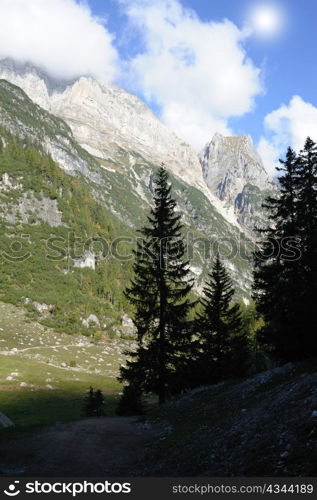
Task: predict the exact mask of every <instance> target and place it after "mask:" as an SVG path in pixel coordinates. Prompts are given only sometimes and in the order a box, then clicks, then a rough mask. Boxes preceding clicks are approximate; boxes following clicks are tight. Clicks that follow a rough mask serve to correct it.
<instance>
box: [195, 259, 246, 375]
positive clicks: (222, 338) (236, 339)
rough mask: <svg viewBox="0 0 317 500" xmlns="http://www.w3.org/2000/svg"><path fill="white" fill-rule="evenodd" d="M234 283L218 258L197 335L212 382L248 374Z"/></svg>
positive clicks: (206, 370) (204, 364) (206, 288)
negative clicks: (245, 366) (230, 376)
mask: <svg viewBox="0 0 317 500" xmlns="http://www.w3.org/2000/svg"><path fill="white" fill-rule="evenodd" d="M233 295H234V289H233V286H232V282H231V279H230V277H229V275H228V273H227V272H226V270H225V267H224V266H223V264H222V262H221V260H220V257H219V255H217V257H216V260H215V263H214V265H213V268H212V271H211V273H210V274H209V280H208V281H207V283H206V285H205V287H204V298H203V299H202V300H201V303H202V312H201V313H200V314H199V315H198V318H197V322H196V325H197V331H198V334H199V337H200V344H201V350H202V365H201V367H202V369H203V370H204V372H205V376H206V377H207V379H209V380H213V379H215V380H219V379H223V378H224V377H226V376H229V375H239V374H241V375H242V374H243V373H244V365H245V360H246V359H245V358H246V346H247V341H246V337H245V335H244V333H243V332H242V330H241V324H242V323H241V315H240V310H239V306H238V305H237V304H235V305H232V304H231V301H232V298H233Z"/></svg>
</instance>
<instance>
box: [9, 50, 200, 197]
mask: <svg viewBox="0 0 317 500" xmlns="http://www.w3.org/2000/svg"><path fill="white" fill-rule="evenodd" d="M0 78H2V79H6V80H8V81H10V82H11V83H14V84H15V85H17V86H19V87H21V88H22V89H23V90H24V91H25V93H26V94H27V95H28V96H29V97H30V98H31V99H32V100H33V102H35V103H36V104H38V105H40V106H41V107H43V108H44V109H46V110H47V111H49V112H51V113H52V114H54V115H56V116H58V117H60V118H62V119H63V120H65V121H66V122H67V123H68V124H69V125H70V127H71V129H72V131H73V134H74V136H75V138H76V140H77V141H78V143H79V144H81V145H82V146H83V147H84V148H85V149H86V150H87V151H88V152H90V153H91V154H92V155H94V156H96V157H98V158H101V159H103V160H110V161H111V160H113V159H116V157H117V155H118V153H120V150H121V149H124V150H125V151H130V152H132V153H134V152H137V153H138V154H139V155H140V156H142V158H143V159H144V160H146V161H149V162H151V163H154V164H158V165H159V164H160V163H162V162H163V163H165V164H166V165H167V166H168V167H169V168H170V170H172V171H173V173H174V174H176V175H178V176H180V177H181V178H183V179H184V180H185V181H187V182H189V183H190V184H192V185H195V186H196V187H200V188H202V189H204V188H205V185H204V181H203V177H202V172H201V167H200V163H199V159H198V157H197V155H196V153H195V151H194V150H193V149H192V148H191V147H190V146H189V145H188V144H185V143H184V142H183V141H182V140H181V139H179V138H178V137H177V136H176V135H175V134H174V133H173V132H171V131H170V130H169V129H168V128H167V127H166V126H165V125H163V124H162V123H161V122H160V121H159V120H158V119H157V118H156V116H155V115H154V114H153V112H152V111H151V110H150V109H149V108H148V107H147V106H146V105H145V104H144V103H143V102H142V101H141V100H140V99H139V98H138V97H136V96H134V95H132V94H130V93H128V92H126V91H125V90H123V89H121V88H119V87H116V86H114V85H108V86H105V85H101V84H100V83H98V82H97V81H96V80H94V79H93V78H90V77H84V76H83V77H81V78H79V79H78V80H75V81H72V82H65V81H58V80H54V79H52V78H50V77H49V76H48V75H46V74H45V73H43V72H42V71H41V70H39V69H38V68H36V67H34V66H32V65H30V64H19V63H16V62H15V61H12V60H10V59H5V60H2V61H1V62H0Z"/></svg>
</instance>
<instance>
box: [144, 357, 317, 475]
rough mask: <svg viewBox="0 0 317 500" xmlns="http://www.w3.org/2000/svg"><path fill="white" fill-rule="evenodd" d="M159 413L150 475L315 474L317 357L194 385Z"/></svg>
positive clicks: (316, 447) (148, 468)
mask: <svg viewBox="0 0 317 500" xmlns="http://www.w3.org/2000/svg"><path fill="white" fill-rule="evenodd" d="M159 418H160V421H161V422H163V421H165V426H166V429H169V432H167V434H166V436H165V437H164V438H161V439H160V440H159V441H158V442H157V443H155V444H154V446H153V448H152V449H151V452H150V457H149V459H148V464H149V466H148V467H147V471H146V474H148V475H153V476H155V475H162V476H164V475H171V476H178V475H182V476H210V477H214V476H217V477H219V476H220V477H221V476H224V477H226V476H283V477H285V476H295V477H296V476H305V477H307V476H313V477H315V476H317V370H316V360H310V361H305V362H302V363H298V364H292V363H288V364H286V365H284V366H281V367H278V368H275V369H272V370H269V371H266V372H262V373H259V374H257V375H255V376H253V377H251V378H249V379H247V380H244V381H240V382H239V381H228V382H225V383H219V384H216V385H213V386H209V387H202V388H199V389H196V390H194V391H192V392H190V393H188V394H186V395H185V396H184V397H182V398H180V399H178V400H176V401H174V402H171V403H170V404H169V405H166V407H165V408H164V410H162V411H161V412H160V414H159ZM193 457H194V458H193Z"/></svg>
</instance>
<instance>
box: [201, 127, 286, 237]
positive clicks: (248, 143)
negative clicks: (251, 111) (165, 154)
mask: <svg viewBox="0 0 317 500" xmlns="http://www.w3.org/2000/svg"><path fill="white" fill-rule="evenodd" d="M200 162H201V165H202V170H203V176H204V180H205V182H206V184H207V186H208V188H209V189H210V191H211V193H213V194H214V195H216V196H217V197H218V198H219V199H220V200H221V201H223V202H224V204H225V206H226V207H228V208H229V209H231V210H232V211H233V212H234V214H235V216H236V217H237V220H238V222H239V223H240V224H241V226H242V227H245V228H246V229H247V230H249V231H250V232H251V233H252V231H253V230H254V226H255V225H261V224H262V223H263V221H265V213H264V211H263V208H262V203H263V202H264V200H265V198H266V197H267V196H268V195H269V194H272V193H273V192H274V191H275V190H276V188H275V186H274V184H273V181H272V180H271V179H270V178H269V176H268V174H267V172H266V170H265V168H264V165H263V162H262V160H261V158H260V156H259V155H258V153H257V151H256V150H255V148H254V146H253V142H252V139H251V137H250V136H249V135H244V136H241V137H224V136H222V135H221V134H215V135H214V136H213V138H212V140H211V141H210V143H208V144H206V146H205V147H204V149H203V150H202V152H201V153H200Z"/></svg>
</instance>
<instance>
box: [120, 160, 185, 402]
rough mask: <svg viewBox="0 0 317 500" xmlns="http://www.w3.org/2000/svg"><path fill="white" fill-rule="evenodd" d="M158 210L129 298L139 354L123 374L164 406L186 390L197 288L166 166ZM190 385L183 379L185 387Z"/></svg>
mask: <svg viewBox="0 0 317 500" xmlns="http://www.w3.org/2000/svg"><path fill="white" fill-rule="evenodd" d="M153 198H154V207H153V208H152V210H151V213H150V215H149V217H148V225H146V226H145V227H143V229H142V230H141V231H140V233H141V234H142V238H141V239H140V240H139V241H138V245H137V249H136V251H135V265H134V279H133V281H132V284H131V286H130V287H129V288H128V289H127V291H126V297H127V298H128V300H129V301H130V302H131V303H132V304H133V305H134V307H135V316H134V322H135V325H136V327H137V331H138V349H137V351H136V352H129V353H128V354H129V356H130V360H129V361H128V362H127V365H126V367H123V368H122V369H121V380H122V381H125V382H126V383H127V384H129V385H130V386H131V385H134V387H138V388H139V389H140V390H141V392H145V393H147V392H153V393H155V394H157V395H158V398H159V404H163V403H164V402H165V401H166V398H167V397H168V396H169V395H170V394H172V393H173V392H177V391H179V390H181V388H182V387H181V384H180V383H179V373H180V370H182V368H183V366H184V364H186V356H187V355H188V354H189V352H190V349H191V331H190V328H189V326H188V321H187V316H188V312H189V310H190V308H191V306H192V305H191V303H190V300H189V299H188V294H189V293H190V291H191V289H192V282H191V281H190V280H189V269H188V261H187V260H186V259H185V246H184V241H183V239H182V229H183V228H182V224H181V222H180V218H181V216H180V215H179V214H176V213H175V208H176V202H175V200H174V199H173V198H172V196H171V185H169V182H168V174H167V172H166V170H165V169H164V168H163V166H162V167H161V168H160V169H159V172H158V174H157V176H156V178H155V187H154V195H153ZM184 383H185V381H184V380H183V384H184Z"/></svg>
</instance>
